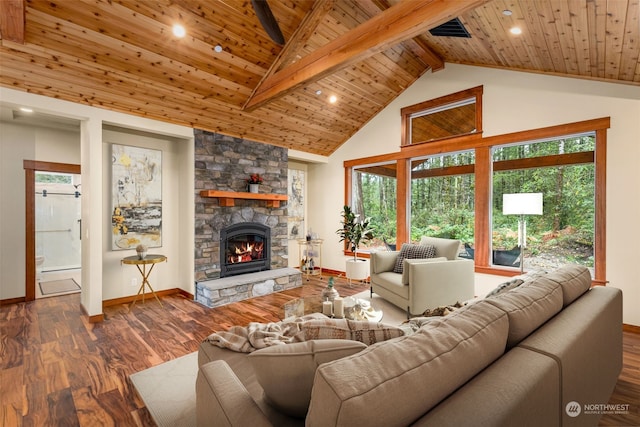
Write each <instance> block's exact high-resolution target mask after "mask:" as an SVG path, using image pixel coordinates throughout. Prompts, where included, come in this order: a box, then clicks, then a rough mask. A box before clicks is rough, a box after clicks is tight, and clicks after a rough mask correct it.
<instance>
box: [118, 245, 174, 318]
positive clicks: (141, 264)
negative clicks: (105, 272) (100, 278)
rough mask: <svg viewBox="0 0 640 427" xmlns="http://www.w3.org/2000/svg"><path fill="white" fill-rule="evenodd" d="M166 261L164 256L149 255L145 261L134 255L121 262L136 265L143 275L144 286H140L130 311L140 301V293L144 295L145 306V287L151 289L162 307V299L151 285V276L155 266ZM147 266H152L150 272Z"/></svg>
mask: <svg viewBox="0 0 640 427" xmlns="http://www.w3.org/2000/svg"><path fill="white" fill-rule="evenodd" d="M166 260H167V257H166V256H164V255H147V256H146V257H144V259H140V258H139V257H138V256H137V255H133V256H128V257H126V258H123V259H122V260H121V261H120V263H121V264H130V265H135V266H136V267H138V271H139V272H140V274H141V275H142V285H140V289H138V293H137V294H136V297H135V298H134V299H133V304H131V307H130V308H129V309H131V308H133V306H134V305H135V304H136V301H137V300H138V297H139V296H140V293H142V303H143V304H144V287H145V286H148V287H149V289H150V290H151V293H152V294H153V296H154V297H156V300H158V303H160V307H162V302H160V298H158V295H156V292H155V291H154V290H153V288H152V287H151V283H149V275H150V274H151V270H153V266H154V265H156V264H157V263H159V262H164V261H166ZM147 265H150V266H151V267H149V270H147Z"/></svg>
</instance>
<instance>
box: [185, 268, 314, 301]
mask: <svg viewBox="0 0 640 427" xmlns="http://www.w3.org/2000/svg"><path fill="white" fill-rule="evenodd" d="M298 286H302V274H301V273H300V271H299V270H297V269H295V268H288V267H287V268H279V269H277V270H267V271H259V272H256V273H249V274H241V275H239V276H231V277H224V278H222V279H215V280H206V281H203V282H197V283H196V301H197V302H199V303H200V304H202V305H206V306H207V307H212V308H213V307H218V306H221V305H225V304H229V303H232V302H236V301H242V300H245V299H247V298H253V297H259V296H262V295H268V294H270V293H273V292H279V291H283V290H285V289H291V288H296V287H298Z"/></svg>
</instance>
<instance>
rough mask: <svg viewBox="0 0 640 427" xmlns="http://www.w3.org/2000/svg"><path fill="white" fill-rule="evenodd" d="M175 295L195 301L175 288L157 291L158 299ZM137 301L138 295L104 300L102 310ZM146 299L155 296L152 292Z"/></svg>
mask: <svg viewBox="0 0 640 427" xmlns="http://www.w3.org/2000/svg"><path fill="white" fill-rule="evenodd" d="M175 294H180V295H182V296H184V297H185V298H189V299H193V295H191V294H190V293H189V292H187V291H185V290H182V289H179V288H173V289H165V290H163V291H156V295H157V296H158V297H164V296H167V295H175ZM134 299H136V295H130V296H127V297H121V298H114V299H108V300H104V301H102V308H103V309H104V308H105V307H111V306H114V305H119V304H127V303H130V302H133V300H134ZM144 299H145V300H146V299H154V297H153V294H152V293H151V292H145V293H144ZM138 302H142V296H141V295H139V296H138ZM138 302H136V304H138Z"/></svg>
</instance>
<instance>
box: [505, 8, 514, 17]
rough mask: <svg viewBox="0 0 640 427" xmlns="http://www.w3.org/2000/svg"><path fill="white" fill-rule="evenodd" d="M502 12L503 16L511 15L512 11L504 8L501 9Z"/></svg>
mask: <svg viewBox="0 0 640 427" xmlns="http://www.w3.org/2000/svg"><path fill="white" fill-rule="evenodd" d="M502 14H503V15H504V16H511V15H513V12H511V11H510V10H509V9H505V10H503V11H502Z"/></svg>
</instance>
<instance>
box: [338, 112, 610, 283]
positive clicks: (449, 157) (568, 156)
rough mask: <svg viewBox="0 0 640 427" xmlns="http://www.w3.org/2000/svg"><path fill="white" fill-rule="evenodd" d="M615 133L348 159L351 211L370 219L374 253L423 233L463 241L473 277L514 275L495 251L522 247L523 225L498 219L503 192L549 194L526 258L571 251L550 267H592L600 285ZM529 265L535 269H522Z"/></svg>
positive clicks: (562, 129) (572, 132) (445, 143)
mask: <svg viewBox="0 0 640 427" xmlns="http://www.w3.org/2000/svg"><path fill="white" fill-rule="evenodd" d="M609 126H610V119H609V118H608V117H605V118H600V119H593V120H585V121H582V122H575V123H568V124H562V125H557V126H549V127H546V128H539V129H532V130H526V131H522V132H514V133H510V134H504V135H495V136H491V137H487V138H482V137H479V136H478V135H468V136H466V137H458V138H454V139H447V140H441V141H437V142H432V143H429V144H417V145H413V146H407V147H402V148H401V150H400V152H396V153H388V154H383V155H378V156H373V157H369V158H363V159H354V160H348V161H345V163H344V166H345V179H346V180H347V183H348V184H347V185H348V187H347V188H348V189H349V191H348V192H347V200H345V203H346V204H350V205H351V206H352V207H353V208H354V209H356V210H358V212H363V213H364V215H365V216H369V217H372V220H373V224H374V226H375V227H376V228H375V229H376V237H377V241H376V242H374V246H382V245H383V244H384V241H385V240H386V241H387V242H388V243H393V241H392V240H391V239H393V237H395V244H396V245H398V246H399V245H401V244H402V243H404V242H409V241H412V240H413V241H416V240H417V239H418V238H419V235H420V234H427V235H432V236H437V235H440V236H442V237H447V236H449V237H456V238H458V239H460V240H462V241H463V242H464V243H466V251H462V252H461V256H466V257H467V258H473V259H474V261H475V265H476V272H480V273H487V274H500V275H507V276H508V275H515V274H517V273H518V272H519V269H518V268H517V264H513V262H512V263H511V264H509V266H510V267H512V268H507V267H506V266H505V265H504V264H503V263H501V262H495V259H494V256H493V251H494V250H509V249H513V248H514V246H517V226H516V223H517V218H516V217H505V216H503V215H502V213H501V212H502V194H504V193H506V192H513V193H516V192H524V191H535V192H543V193H544V215H543V216H542V217H539V218H527V219H528V224H529V225H528V228H529V233H528V235H529V239H528V241H529V246H528V248H527V252H528V253H529V254H530V255H535V256H536V257H538V258H541V259H544V258H545V257H549V256H550V255H551V254H555V255H554V256H556V255H557V253H558V252H554V251H557V249H556V248H554V247H553V245H556V244H557V245H561V246H562V245H564V247H567V246H569V249H570V250H565V251H560V253H561V255H562V257H555V258H554V260H555V261H556V262H558V263H568V262H572V263H574V262H578V263H582V264H584V265H587V266H589V267H592V275H593V279H594V282H595V283H598V284H604V283H606V241H605V239H606V163H607V162H606V152H607V150H606V142H607V129H608V128H609ZM382 182H386V184H385V185H382ZM435 188H445V189H447V191H435ZM576 189H578V190H576ZM576 191H577V192H576ZM390 192H393V198H392V197H391V194H390ZM381 200H384V201H385V203H381V202H380V201H381ZM383 207H384V208H383ZM553 207H557V211H556V208H553ZM552 208H553V209H552ZM470 212H473V215H471V214H470ZM394 218H395V219H396V223H395V224H393V219H394ZM471 221H473V227H471V225H470V223H471ZM471 228H473V231H472V232H471ZM393 233H395V236H394V235H393ZM494 236H495V239H494ZM568 236H569V237H568ZM380 241H382V242H380ZM471 241H473V244H471V243H470V242H471ZM518 255H519V254H518ZM525 261H528V260H527V259H526V258H525ZM525 267H526V268H527V269H530V266H529V264H527V263H526V262H525ZM553 267H554V265H552V264H548V266H547V267H546V269H551V268H553Z"/></svg>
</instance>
